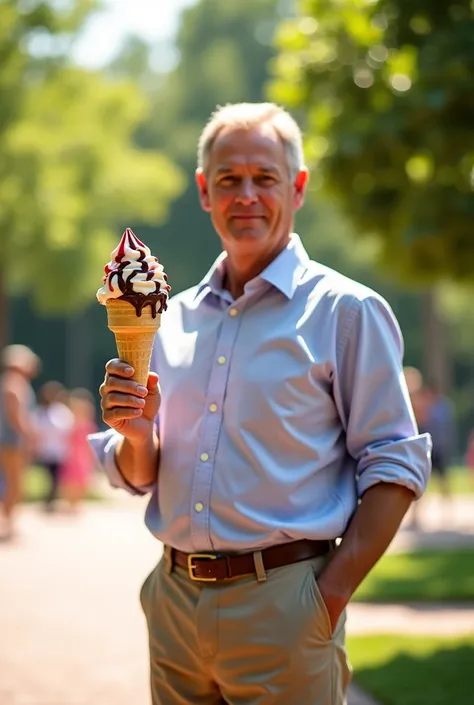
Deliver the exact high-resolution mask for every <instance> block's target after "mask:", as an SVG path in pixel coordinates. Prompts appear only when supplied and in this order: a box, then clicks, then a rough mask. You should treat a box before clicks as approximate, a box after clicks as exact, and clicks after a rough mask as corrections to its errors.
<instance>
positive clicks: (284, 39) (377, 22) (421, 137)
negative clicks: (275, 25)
mask: <svg viewBox="0 0 474 705" xmlns="http://www.w3.org/2000/svg"><path fill="white" fill-rule="evenodd" d="M298 7H299V13H298V17H296V18H293V19H291V20H288V21H286V22H283V23H282V24H281V27H280V29H279V33H278V37H277V44H278V47H279V56H278V58H277V60H276V61H275V64H274V67H273V68H274V75H275V77H276V78H275V80H274V82H273V85H272V88H271V91H272V95H273V97H275V98H276V99H278V100H280V101H283V102H285V103H287V104H288V105H290V106H291V107H293V108H297V109H301V110H303V111H304V113H305V114H306V116H307V121H306V123H307V124H306V130H307V151H308V154H309V155H310V158H311V160H312V162H313V163H314V164H315V165H317V169H318V170H319V171H320V173H321V175H322V178H323V182H324V183H325V184H326V185H327V186H328V188H329V189H330V190H331V191H332V192H333V193H335V194H336V195H337V198H338V201H339V202H340V203H341V205H342V207H343V209H344V211H345V213H346V214H347V217H348V218H349V219H350V220H351V222H353V223H354V224H355V226H356V231H357V232H358V233H359V234H366V233H367V232H370V233H376V234H377V235H378V236H379V238H380V241H381V244H382V248H381V256H382V261H383V263H384V264H385V266H386V268H387V270H388V271H391V272H392V273H394V274H396V275H398V277H399V278H400V279H402V280H403V281H406V280H411V281H412V282H413V281H416V282H420V281H421V282H425V283H432V282H435V281H439V280H440V279H443V278H445V277H452V278H455V279H458V280H466V279H471V278H472V272H473V271H474V236H473V234H472V218H473V215H474V194H473V185H474V132H473V130H472V125H473V122H474V100H473V95H474V50H473V47H474V11H473V5H472V2H470V0H448V1H447V2H440V3H437V2H430V1H429V0H375V1H374V0H302V1H301V2H300V3H299V5H298Z"/></svg>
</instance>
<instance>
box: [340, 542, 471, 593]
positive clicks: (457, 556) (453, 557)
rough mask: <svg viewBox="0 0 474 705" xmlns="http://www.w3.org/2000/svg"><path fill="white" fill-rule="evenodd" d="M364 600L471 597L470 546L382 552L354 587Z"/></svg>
mask: <svg viewBox="0 0 474 705" xmlns="http://www.w3.org/2000/svg"><path fill="white" fill-rule="evenodd" d="M354 599H356V600H364V601H373V602H377V601H379V602H380V601H417V600H426V601H458V600H459V601H463V600H465V601H468V600H474V549H472V550H470V549H455V550H454V549H451V550H436V551H417V552H414V553H407V554H401V555H385V556H384V557H383V558H382V559H381V560H380V561H379V563H378V564H377V565H376V566H375V568H374V569H373V570H372V571H371V572H370V573H369V575H368V576H367V578H366V579H365V580H364V582H363V583H362V584H361V586H360V587H359V589H358V590H357V592H356V594H355V596H354Z"/></svg>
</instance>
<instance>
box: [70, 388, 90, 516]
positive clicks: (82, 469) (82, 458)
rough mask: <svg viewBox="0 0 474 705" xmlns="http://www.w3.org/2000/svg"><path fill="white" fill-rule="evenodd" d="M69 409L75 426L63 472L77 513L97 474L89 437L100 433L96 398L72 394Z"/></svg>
mask: <svg viewBox="0 0 474 705" xmlns="http://www.w3.org/2000/svg"><path fill="white" fill-rule="evenodd" d="M69 408H70V410H71V411H72V413H73V415H74V424H73V427H72V430H71V434H70V437H69V443H68V456H67V458H66V461H65V463H64V465H63V467H62V469H61V485H62V490H63V496H64V498H65V499H66V501H67V502H69V506H70V509H71V511H72V512H77V511H78V510H79V509H80V506H81V503H82V501H83V500H84V497H85V495H86V492H87V490H88V488H89V487H90V485H91V482H92V475H93V470H94V463H95V460H94V456H93V453H92V451H91V449H90V447H89V443H88V441H87V436H88V434H89V433H95V432H96V431H97V426H96V423H95V406H94V398H93V396H92V394H91V393H90V392H89V391H88V390H87V389H74V390H73V391H72V392H71V393H70V394H69Z"/></svg>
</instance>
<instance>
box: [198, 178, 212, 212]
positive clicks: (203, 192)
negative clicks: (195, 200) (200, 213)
mask: <svg viewBox="0 0 474 705" xmlns="http://www.w3.org/2000/svg"><path fill="white" fill-rule="evenodd" d="M195 178H196V185H197V188H198V194H199V202H200V204H201V208H202V209H203V210H204V211H206V213H209V211H210V210H211V203H210V200H209V192H208V189H207V179H206V175H205V173H204V172H203V170H202V169H201V167H199V168H198V169H196V174H195Z"/></svg>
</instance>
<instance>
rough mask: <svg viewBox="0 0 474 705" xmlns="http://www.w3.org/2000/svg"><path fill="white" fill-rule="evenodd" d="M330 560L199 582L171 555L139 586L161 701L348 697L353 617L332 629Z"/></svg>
mask: <svg viewBox="0 0 474 705" xmlns="http://www.w3.org/2000/svg"><path fill="white" fill-rule="evenodd" d="M326 560H327V558H326V557H324V558H314V559H312V560H308V561H302V562H301V563H295V564H293V565H290V566H284V567H282V568H276V569H273V570H269V571H267V572H266V580H265V581H262V582H259V581H257V579H256V577H251V576H247V577H242V578H235V579H232V580H229V581H225V582H220V583H198V582H193V581H192V580H191V579H190V578H189V576H188V574H187V571H185V570H183V569H182V568H179V567H174V568H173V570H172V571H171V572H170V564H169V560H168V558H167V557H166V556H163V558H162V560H161V561H160V563H159V564H158V565H157V567H156V568H155V569H154V570H153V571H152V573H151V574H150V575H149V576H148V577H147V579H146V580H145V582H144V584H143V587H142V589H141V592H140V601H141V604H142V608H143V611H144V613H145V616H146V620H147V625H148V633H149V648H150V684H151V695H152V703H153V705H225V704H226V703H227V704H229V705H344V704H345V703H346V690H347V686H348V684H349V680H350V667H349V664H348V661H347V656H346V652H345V649H344V625H345V619H346V617H345V614H343V615H342V616H341V618H340V620H339V623H338V624H337V626H336V629H335V631H334V633H331V627H330V622H329V615H328V613H327V610H326V607H325V605H324V602H323V599H322V597H321V593H320V592H319V589H318V586H317V583H316V577H317V576H318V575H319V573H320V571H321V570H322V568H323V566H324V562H325V561H326Z"/></svg>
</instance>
